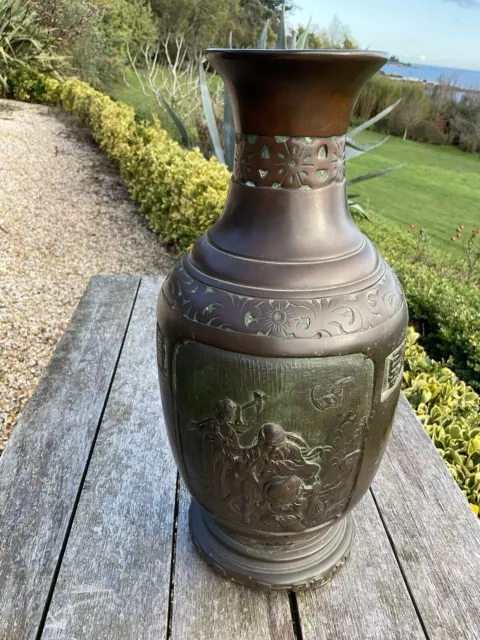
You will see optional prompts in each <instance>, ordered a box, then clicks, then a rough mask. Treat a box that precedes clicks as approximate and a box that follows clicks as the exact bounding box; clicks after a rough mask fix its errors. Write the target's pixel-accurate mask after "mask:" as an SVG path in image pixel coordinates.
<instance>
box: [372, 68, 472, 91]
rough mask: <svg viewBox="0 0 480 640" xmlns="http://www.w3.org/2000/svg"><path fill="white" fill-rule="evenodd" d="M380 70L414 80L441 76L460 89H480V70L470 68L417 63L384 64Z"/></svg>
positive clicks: (432, 78) (431, 79) (438, 78)
mask: <svg viewBox="0 0 480 640" xmlns="http://www.w3.org/2000/svg"><path fill="white" fill-rule="evenodd" d="M382 71H384V72H385V73H387V74H390V73H398V74H399V75H401V76H403V77H404V78H415V79H416V80H426V81H427V82H438V81H439V80H440V78H442V77H443V78H447V79H449V80H453V84H454V85H455V86H456V87H459V88H461V89H478V90H480V71H473V70H470V69H453V68H450V67H434V66H433V65H427V64H418V65H414V66H411V67H403V66H399V65H396V64H386V65H385V66H384V67H383V68H382Z"/></svg>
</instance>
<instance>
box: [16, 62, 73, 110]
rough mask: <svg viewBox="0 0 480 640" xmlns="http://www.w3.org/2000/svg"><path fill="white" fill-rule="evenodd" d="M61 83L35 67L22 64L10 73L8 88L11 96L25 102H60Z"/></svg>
mask: <svg viewBox="0 0 480 640" xmlns="http://www.w3.org/2000/svg"><path fill="white" fill-rule="evenodd" d="M61 86H62V85H61V84H60V82H59V81H58V80H56V79H55V78H49V77H48V76H45V75H44V74H43V73H40V72H39V71H37V70H36V69H34V68H33V67H27V66H21V67H18V68H17V69H16V70H15V71H13V72H12V73H10V74H9V76H8V82H7V88H8V93H9V95H10V96H11V97H13V98H15V99H16V100H22V101H23V102H42V103H43V104H58V103H59V102H60V94H61Z"/></svg>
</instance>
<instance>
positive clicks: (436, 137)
mask: <svg viewBox="0 0 480 640" xmlns="http://www.w3.org/2000/svg"><path fill="white" fill-rule="evenodd" d="M410 138H411V139H412V140H417V141H418V142H426V143H427V144H436V145H442V144H447V143H448V136H447V135H446V134H445V133H443V131H440V129H439V128H438V127H437V126H436V124H435V123H434V122H432V121H431V120H424V121H423V122H420V124H417V125H416V126H414V127H413V129H412V130H411V132H410Z"/></svg>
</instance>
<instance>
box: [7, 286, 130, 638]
mask: <svg viewBox="0 0 480 640" xmlns="http://www.w3.org/2000/svg"><path fill="white" fill-rule="evenodd" d="M138 283H139V279H138V278H135V277H130V276H124V277H106V278H93V279H92V280H91V281H90V283H89V285H88V287H87V290H86V292H85V295H84V297H83V298H82V300H81V302H80V304H79V306H78V308H77V310H76V312H75V314H74V317H73V319H72V321H71V323H70V325H69V327H68V329H67V331H66V333H65V335H64V336H63V338H62V340H61V341H60V343H59V345H58V347H57V349H56V351H55V353H54V355H53V358H52V361H51V363H50V365H49V366H48V367H47V370H46V372H45V373H44V375H43V377H42V378H41V380H40V382H39V384H38V387H37V389H36V390H35V392H34V394H33V396H32V398H31V400H30V402H29V403H28V405H27V407H26V409H25V411H24V414H23V417H22V419H21V421H20V423H19V425H18V426H17V428H16V430H15V433H14V435H13V437H12V439H11V441H10V443H9V444H8V446H7V448H6V450H5V452H4V454H3V456H2V458H1V460H0V585H1V588H0V612H1V614H0V638H5V639H6V640H7V639H8V640H25V639H27V638H28V639H30V638H32V639H33V638H36V636H37V632H38V628H39V625H40V623H41V619H42V615H43V613H44V608H45V603H46V601H47V599H48V594H49V590H50V586H51V584H52V580H53V579H54V574H55V570H56V567H57V563H58V561H59V557H60V556H61V553H62V549H63V546H64V540H65V537H66V535H67V532H68V527H69V523H70V520H71V516H72V512H73V510H74V506H75V502H76V499H77V494H78V492H79V488H80V486H81V482H82V478H83V474H84V470H85V467H86V464H87V461H88V457H89V454H90V451H91V448H92V443H93V442H94V438H95V435H96V432H97V427H98V423H99V421H100V417H101V414H102V410H103V408H104V404H105V399H106V397H107V394H108V390H109V385H110V382H111V378H112V376H113V373H114V369H115V365H116V362H117V358H118V355H119V352H120V349H121V345H122V341H123V339H124V335H125V331H126V328H127V326H128V321H129V317H130V313H131V309H132V306H133V302H134V298H135V293H136V291H137V288H138Z"/></svg>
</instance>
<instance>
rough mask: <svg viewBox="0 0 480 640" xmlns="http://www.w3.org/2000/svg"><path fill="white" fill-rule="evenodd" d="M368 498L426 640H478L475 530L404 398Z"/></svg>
mask: <svg viewBox="0 0 480 640" xmlns="http://www.w3.org/2000/svg"><path fill="white" fill-rule="evenodd" d="M373 494H374V497H375V499H376V502H377V504H378V506H379V508H380V511H381V514H382V517H383V520H384V522H385V524H386V527H387V529H388V531H389V535H390V536H391V540H392V544H393V547H394V549H395V552H396V554H397V557H398V559H399V562H400V564H401V566H402V570H403V572H404V574H405V577H406V580H407V582H408V585H409V588H410V591H411V593H412V595H413V598H414V600H415V602H416V605H417V607H418V610H419V612H420V615H421V617H422V620H423V623H424V625H425V628H426V631H427V634H428V636H429V638H430V640H452V639H453V638H462V640H474V639H476V640H478V639H479V638H480V624H479V618H478V605H479V602H480V525H479V522H478V520H477V518H476V517H475V516H474V514H473V512H472V510H471V509H470V507H469V505H468V503H467V501H466V500H465V498H464V497H463V494H462V492H461V491H460V488H459V487H458V485H457V484H456V482H455V481H454V480H453V478H452V477H451V475H450V473H449V471H448V469H447V468H446V466H445V464H444V463H443V461H442V459H441V457H440V456H439V455H438V453H437V451H436V450H435V447H434V445H433V443H432V442H431V440H430V438H429V437H428V434H427V433H426V432H425V430H424V429H423V427H422V426H421V424H420V423H419V421H418V419H417V418H416V416H415V414H414V412H413V410H412V409H411V407H410V406H409V404H408V402H407V400H406V399H405V398H404V397H402V398H401V400H400V404H399V408H398V411H397V419H396V423H395V428H394V430H393V433H392V437H391V440H390V443H389V445H388V448H387V452H386V455H385V458H384V461H383V462H382V465H381V467H380V471H379V473H378V475H377V479H376V480H375V483H374V485H373Z"/></svg>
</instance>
